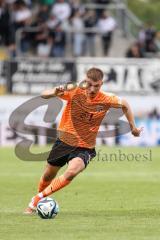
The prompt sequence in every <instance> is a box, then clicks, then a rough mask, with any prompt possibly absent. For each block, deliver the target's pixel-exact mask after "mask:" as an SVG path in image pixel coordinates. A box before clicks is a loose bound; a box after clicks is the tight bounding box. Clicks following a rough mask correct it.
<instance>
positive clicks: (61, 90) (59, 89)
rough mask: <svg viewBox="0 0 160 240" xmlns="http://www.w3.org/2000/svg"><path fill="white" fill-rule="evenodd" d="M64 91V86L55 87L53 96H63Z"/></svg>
mask: <svg viewBox="0 0 160 240" xmlns="http://www.w3.org/2000/svg"><path fill="white" fill-rule="evenodd" d="M64 91H65V88H64V86H62V85H60V86H59V87H56V88H55V92H54V95H56V96H60V95H63V94H64Z"/></svg>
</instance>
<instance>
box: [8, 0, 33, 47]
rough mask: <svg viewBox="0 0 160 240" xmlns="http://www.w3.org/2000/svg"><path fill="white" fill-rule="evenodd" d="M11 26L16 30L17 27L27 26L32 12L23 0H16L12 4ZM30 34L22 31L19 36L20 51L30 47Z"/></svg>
mask: <svg viewBox="0 0 160 240" xmlns="http://www.w3.org/2000/svg"><path fill="white" fill-rule="evenodd" d="M12 14H13V27H14V31H15V32H16V31H17V30H18V29H20V28H23V27H26V26H29V25H30V23H31V17H32V13H31V10H30V9H29V8H28V7H27V5H26V3H25V2H24V1H23V0H16V1H15V2H14V4H13V12H12ZM29 37H30V34H29V32H23V33H22V38H21V46H20V47H21V51H22V52H27V51H28V50H29V48H30V40H29Z"/></svg>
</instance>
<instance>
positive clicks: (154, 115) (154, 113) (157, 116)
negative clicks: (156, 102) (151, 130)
mask: <svg viewBox="0 0 160 240" xmlns="http://www.w3.org/2000/svg"><path fill="white" fill-rule="evenodd" d="M149 117H150V118H155V119H160V114H159V113H158V110H157V108H154V109H153V110H152V111H151V112H150V113H149Z"/></svg>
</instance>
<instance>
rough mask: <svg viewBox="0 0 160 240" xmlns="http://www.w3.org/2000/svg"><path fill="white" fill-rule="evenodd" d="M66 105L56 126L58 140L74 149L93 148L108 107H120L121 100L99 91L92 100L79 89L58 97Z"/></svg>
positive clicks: (84, 91)
mask: <svg viewBox="0 0 160 240" xmlns="http://www.w3.org/2000/svg"><path fill="white" fill-rule="evenodd" d="M59 97H60V98H61V99H63V100H66V101H67V104H66V106H65V108H64V111H63V113H62V118H61V121H60V124H59V126H58V132H59V138H60V140H62V141H63V142H65V143H67V144H69V145H71V146H76V147H85V148H94V147H95V143H96V136H97V133H98V129H99V126H100V124H101V122H102V120H103V118H104V116H105V114H106V112H107V111H108V109H109V108H110V107H121V99H120V98H119V97H117V96H115V95H113V94H109V93H104V92H102V91H99V92H98V94H97V95H96V97H95V98H94V99H89V98H87V96H86V90H83V89H81V88H79V87H77V88H75V89H74V90H72V91H65V92H64V95H62V96H59Z"/></svg>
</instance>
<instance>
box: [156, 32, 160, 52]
mask: <svg viewBox="0 0 160 240" xmlns="http://www.w3.org/2000/svg"><path fill="white" fill-rule="evenodd" d="M155 46H156V49H157V51H158V52H160V31H158V32H157V33H156V37H155Z"/></svg>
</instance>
